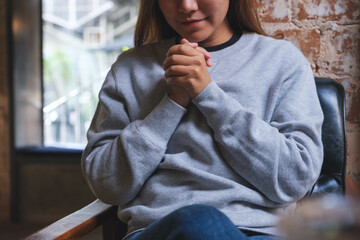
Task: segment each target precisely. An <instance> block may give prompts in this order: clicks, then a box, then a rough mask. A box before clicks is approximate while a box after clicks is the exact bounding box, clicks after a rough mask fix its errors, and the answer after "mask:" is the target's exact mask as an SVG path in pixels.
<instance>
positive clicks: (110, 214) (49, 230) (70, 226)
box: [24, 200, 120, 240]
mask: <svg viewBox="0 0 360 240" xmlns="http://www.w3.org/2000/svg"><path fill="white" fill-rule="evenodd" d="M116 213H117V206H112V205H109V204H105V203H103V202H101V201H100V200H95V201H94V202H92V203H90V204H89V205H87V206H85V207H84V208H82V209H80V210H78V211H76V212H74V213H72V214H70V215H68V216H66V217H64V218H62V219H60V220H58V221H56V222H54V223H53V224H51V225H49V226H47V227H45V228H43V229H41V230H40V231H38V232H36V233H33V234H31V235H30V236H28V237H26V238H24V239H26V240H32V239H59V240H60V239H78V238H80V237H82V236H84V235H86V234H87V233H89V232H91V231H92V230H94V229H95V228H97V227H99V226H103V227H108V228H109V227H110V228H112V230H113V232H114V228H115V227H116V224H118V223H120V222H119V221H118V220H117V215H116ZM105 232H108V231H104V229H103V237H104V239H113V238H114V236H110V237H109V235H108V234H106V233H105Z"/></svg>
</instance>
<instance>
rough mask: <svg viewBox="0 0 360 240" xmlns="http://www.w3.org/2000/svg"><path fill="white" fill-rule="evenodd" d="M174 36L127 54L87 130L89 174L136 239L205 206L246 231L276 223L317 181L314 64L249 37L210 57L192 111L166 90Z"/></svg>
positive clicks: (272, 230) (285, 45) (281, 45)
mask: <svg viewBox="0 0 360 240" xmlns="http://www.w3.org/2000/svg"><path fill="white" fill-rule="evenodd" d="M174 44H175V40H174V39H168V40H164V41H161V42H159V43H156V44H150V45H145V46H142V47H136V48H134V49H131V50H129V51H126V52H124V53H122V54H121V55H120V56H119V58H118V59H117V61H116V62H115V63H114V64H113V66H112V68H111V70H110V71H109V73H108V75H107V77H106V80H105V82H104V84H103V87H102V89H101V91H100V94H99V104H98V107H97V110H96V113H95V116H94V118H93V121H92V124H91V126H90V129H89V131H88V144H87V146H86V148H85V151H84V153H83V157H82V168H83V172H84V174H85V177H86V180H87V182H88V184H89V186H90V188H91V189H92V191H93V193H94V194H95V195H96V197H98V198H99V199H100V200H102V201H104V202H106V203H110V204H114V205H119V212H118V216H119V218H120V220H121V221H123V222H125V223H127V224H128V227H129V232H132V231H135V230H138V229H141V228H144V227H146V226H147V225H149V224H151V223H152V222H154V221H156V220H157V219H160V218H161V217H164V216H165V215H167V214H169V213H170V212H172V211H174V210H176V209H178V208H180V207H182V206H186V205H191V204H206V205H210V206H213V207H215V208H217V209H219V210H220V211H222V212H223V213H224V214H226V215H227V216H228V217H229V218H230V219H231V220H232V221H233V223H234V224H235V225H236V226H238V227H239V228H241V229H250V230H253V231H258V232H263V233H269V234H276V221H277V219H278V217H279V216H280V215H281V213H283V212H284V211H285V210H287V209H289V208H292V207H293V206H294V205H295V203H296V201H297V200H299V199H301V198H302V197H303V196H304V195H305V194H306V192H307V191H308V190H309V189H310V188H311V187H312V185H313V184H314V182H315V181H316V179H317V178H318V176H319V173H320V170H321V165H322V159H323V152H322V149H323V148H322V143H321V124H322V121H323V114H322V111H321V108H320V104H319V101H318V97H317V94H316V89H315V83H314V77H313V74H312V71H311V68H310V66H309V63H308V61H307V60H306V58H305V57H304V56H303V55H302V54H301V52H300V51H299V50H298V49H297V48H296V47H294V46H293V45H292V44H291V43H289V42H287V41H284V40H275V39H272V38H270V37H264V36H260V35H257V34H254V33H244V34H243V35H242V37H241V38H240V39H239V40H238V41H237V42H236V43H234V44H233V45H231V46H229V47H227V48H225V49H222V50H219V51H215V52H212V58H211V61H212V62H213V66H212V67H209V68H208V70H209V73H210V77H211V79H212V82H211V83H210V84H209V85H208V86H207V87H206V88H205V89H204V90H203V92H201V93H200V94H199V95H198V96H196V97H195V98H194V99H193V100H192V102H191V104H190V106H189V107H188V108H187V109H185V108H183V107H181V106H180V105H178V104H176V103H175V102H174V101H172V100H171V99H170V98H169V97H168V95H167V93H168V90H169V89H168V87H167V85H166V83H165V80H164V77H163V75H164V70H163V68H162V63H163V61H164V59H165V54H166V52H167V50H168V49H169V47H171V46H172V45H174Z"/></svg>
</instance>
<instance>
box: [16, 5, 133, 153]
mask: <svg viewBox="0 0 360 240" xmlns="http://www.w3.org/2000/svg"><path fill="white" fill-rule="evenodd" d="M138 2H139V0H43V1H39V0H29V1H25V0H14V3H13V5H12V8H13V21H12V24H13V33H14V37H13V38H14V39H13V40H14V61H13V62H14V71H13V75H14V80H15V81H14V90H15V91H14V100H15V105H14V108H15V119H16V123H15V133H16V134H15V143H16V146H17V147H24V146H46V147H65V148H67V147H69V148H83V147H84V145H85V143H86V131H87V129H88V127H89V125H90V121H91V119H92V116H93V114H94V112H95V108H96V104H97V96H98V92H99V89H100V87H101V85H102V82H103V81H104V79H105V76H106V73H107V72H108V69H109V67H110V66H111V64H112V63H113V62H114V61H115V60H116V57H117V56H118V55H119V54H120V53H121V52H122V51H125V50H127V49H128V48H129V47H132V46H133V31H134V27H135V24H136V20H137V9H138ZM29 13H31V14H29ZM24 53H26V54H24Z"/></svg>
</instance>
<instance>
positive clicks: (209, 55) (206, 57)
mask: <svg viewBox="0 0 360 240" xmlns="http://www.w3.org/2000/svg"><path fill="white" fill-rule="evenodd" d="M196 50H198V51H200V52H201V53H202V54H204V57H205V61H206V66H208V67H212V66H213V63H212V62H211V60H210V58H211V53H209V52H208V51H207V50H206V49H205V48H202V47H196Z"/></svg>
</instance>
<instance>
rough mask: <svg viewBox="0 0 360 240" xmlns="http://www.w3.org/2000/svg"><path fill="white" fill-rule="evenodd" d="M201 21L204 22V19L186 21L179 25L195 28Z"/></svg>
mask: <svg viewBox="0 0 360 240" xmlns="http://www.w3.org/2000/svg"><path fill="white" fill-rule="evenodd" d="M202 21H204V19H188V20H184V21H181V24H183V25H185V26H196V25H198V24H199V23H200V22H202Z"/></svg>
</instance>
